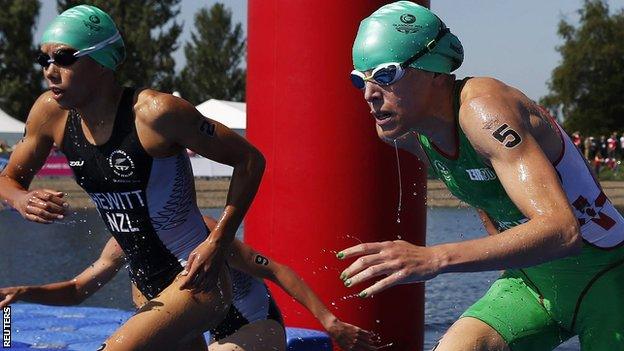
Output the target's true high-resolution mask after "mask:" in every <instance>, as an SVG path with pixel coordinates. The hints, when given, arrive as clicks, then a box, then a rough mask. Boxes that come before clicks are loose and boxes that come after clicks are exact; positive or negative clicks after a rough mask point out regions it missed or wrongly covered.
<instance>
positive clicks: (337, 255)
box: [336, 252, 344, 260]
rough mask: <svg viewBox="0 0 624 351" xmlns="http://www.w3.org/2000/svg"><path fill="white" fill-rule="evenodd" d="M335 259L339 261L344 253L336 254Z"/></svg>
mask: <svg viewBox="0 0 624 351" xmlns="http://www.w3.org/2000/svg"><path fill="white" fill-rule="evenodd" d="M336 257H338V259H339V260H342V259H343V258H344V253H342V252H339V253H337V254H336Z"/></svg>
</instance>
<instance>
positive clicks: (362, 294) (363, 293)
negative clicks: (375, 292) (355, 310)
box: [358, 291, 366, 298]
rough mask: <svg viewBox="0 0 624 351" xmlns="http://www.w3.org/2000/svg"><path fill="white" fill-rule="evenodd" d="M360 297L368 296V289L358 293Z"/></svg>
mask: <svg viewBox="0 0 624 351" xmlns="http://www.w3.org/2000/svg"><path fill="white" fill-rule="evenodd" d="M358 296H359V297H361V298H365V297H366V291H362V292H361V293H359V294H358Z"/></svg>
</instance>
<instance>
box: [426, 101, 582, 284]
mask: <svg viewBox="0 0 624 351" xmlns="http://www.w3.org/2000/svg"><path fill="white" fill-rule="evenodd" d="M464 106H465V107H464ZM464 106H463V107H462V109H463V108H466V109H467V111H465V116H466V118H465V119H463V120H462V128H463V130H464V132H465V133H466V136H467V137H468V139H469V140H470V142H471V143H472V145H473V146H474V147H475V149H476V150H477V152H479V153H480V154H481V155H482V156H483V157H485V158H486V159H487V160H489V162H491V164H492V166H493V168H494V170H495V172H496V174H497V176H498V178H499V179H500V182H501V183H502V185H503V187H504V188H505V191H506V192H507V194H508V195H509V197H510V198H511V200H512V201H513V203H514V204H515V205H516V206H517V207H518V209H519V210H520V211H521V212H522V213H523V214H524V215H525V216H526V217H527V218H529V221H527V222H526V223H523V224H521V225H518V226H516V227H514V228H511V229H509V230H505V231H503V232H502V233H500V234H499V235H492V236H488V237H485V238H480V239H476V240H469V241H464V242H460V243H451V244H444V245H439V246H434V247H433V248H434V250H435V252H436V256H437V259H438V262H439V264H440V272H462V271H484V270H497V269H506V268H520V267H528V266H533V265H536V264H539V263H543V262H546V261H550V260H554V259H557V258H561V257H565V256H569V255H574V254H578V253H579V252H580V249H581V247H582V238H581V235H580V230H579V226H578V223H577V220H576V218H575V216H574V214H573V212H572V209H571V208H570V205H569V203H568V199H567V197H566V195H565V193H564V191H563V189H562V187H561V184H560V183H559V178H558V176H557V174H556V172H555V169H554V167H553V166H552V165H551V163H550V161H549V160H548V158H547V157H546V155H545V154H544V153H543V151H542V150H541V148H540V146H539V144H538V143H537V141H536V140H535V139H534V138H533V136H532V135H531V133H530V131H529V130H528V129H527V126H526V123H525V122H524V119H523V114H524V113H525V112H523V110H522V109H521V108H520V107H518V106H517V104H515V105H514V104H513V102H512V103H509V104H506V103H505V102H504V100H500V99H496V98H493V97H483V98H477V99H474V100H473V101H471V102H469V103H467V104H465V105H464ZM505 124H506V125H507V126H506V127H505V126H504V125H505ZM510 130H511V131H513V132H509V131H510ZM499 139H500V140H499Z"/></svg>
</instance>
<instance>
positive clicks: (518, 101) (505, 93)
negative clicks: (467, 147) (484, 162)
mask: <svg viewBox="0 0 624 351" xmlns="http://www.w3.org/2000/svg"><path fill="white" fill-rule="evenodd" d="M527 104H531V101H530V99H528V98H527V97H526V96H525V95H524V94H522V92H520V91H519V90H517V89H515V88H513V87H511V86H509V85H507V84H505V83H503V82H501V81H500V80H497V79H494V78H489V77H475V78H471V79H469V80H468V81H467V82H466V84H465V85H464V88H463V89H462V91H461V94H460V108H459V117H458V118H459V124H460V126H461V128H462V130H463V132H464V134H465V135H466V137H467V138H468V140H469V141H470V143H471V144H472V146H473V147H474V148H475V150H477V152H478V153H480V154H481V155H482V156H486V158H487V156H488V155H489V154H490V153H491V151H492V148H498V145H497V144H496V139H495V138H493V137H492V134H493V133H494V132H495V131H496V130H498V129H499V128H501V127H502V126H503V125H507V127H508V128H512V129H513V130H514V131H517V132H520V131H523V130H526V129H527V126H528V125H527V123H526V120H525V113H524V110H525V106H526V105H527Z"/></svg>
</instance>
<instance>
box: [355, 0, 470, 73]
mask: <svg viewBox="0 0 624 351" xmlns="http://www.w3.org/2000/svg"><path fill="white" fill-rule="evenodd" d="M445 28H446V25H445V24H444V22H442V20H440V18H438V16H436V15H435V14H434V13H433V12H431V11H429V9H427V8H426V7H423V6H420V5H418V4H415V3H413V2H410V1H397V2H395V3H392V4H388V5H385V6H382V7H381V8H379V9H378V10H377V11H375V12H373V13H372V14H371V15H370V16H369V17H368V18H365V19H364V20H363V21H362V22H361V23H360V28H359V29H358V33H357V37H356V38H355V42H354V43H353V66H354V67H355V69H356V70H358V71H362V72H364V71H368V70H371V69H373V68H375V67H377V66H378V65H380V64H382V63H388V62H400V63H401V62H404V61H406V60H407V59H409V58H410V57H412V56H414V54H416V53H417V52H419V51H421V50H422V49H425V48H426V47H427V46H428V45H429V47H432V46H433V45H432V44H430V43H431V41H432V40H433V39H435V38H436V37H437V36H438V33H439V32H440V31H441V30H444V29H445ZM463 60H464V49H463V47H462V44H461V42H460V41H459V39H457V37H456V36H455V35H453V34H452V33H450V32H448V33H446V34H444V35H443V36H442V37H441V38H439V41H437V43H436V44H435V46H433V49H432V50H431V51H430V52H428V53H427V54H425V55H424V56H422V57H421V58H419V59H418V60H416V61H415V62H413V63H411V64H410V65H409V67H413V68H418V69H421V70H424V71H429V72H437V73H447V74H448V73H451V72H452V71H454V70H456V69H457V68H459V66H461V64H462V62H463Z"/></svg>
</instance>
